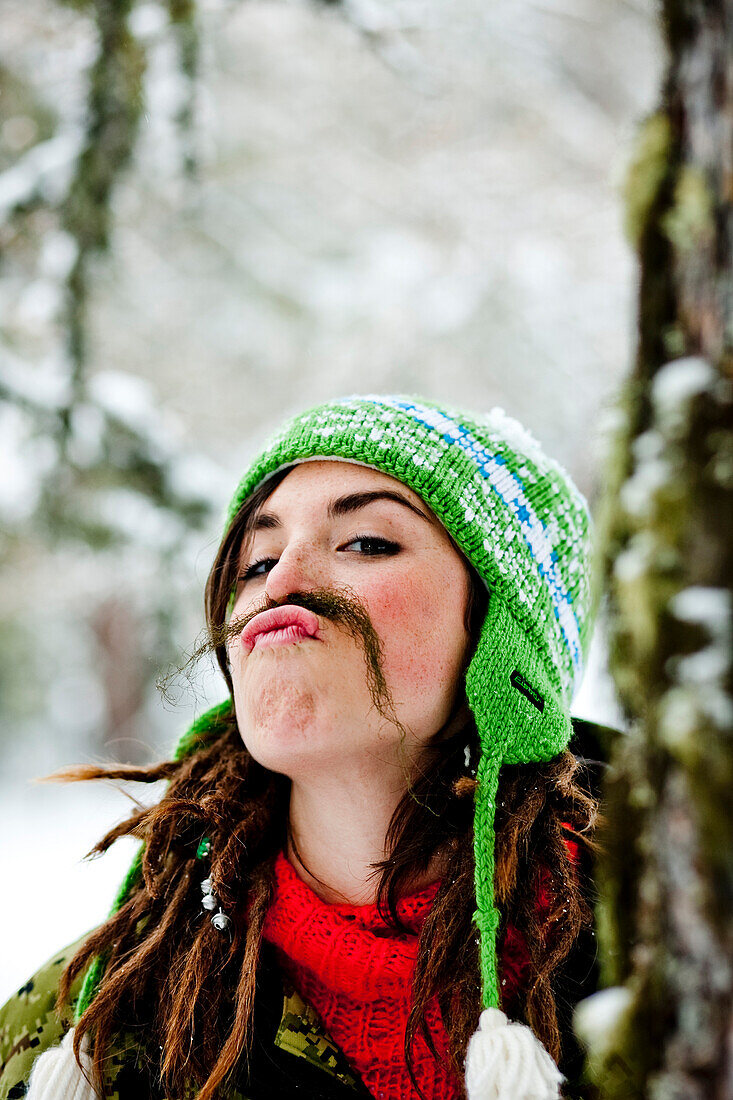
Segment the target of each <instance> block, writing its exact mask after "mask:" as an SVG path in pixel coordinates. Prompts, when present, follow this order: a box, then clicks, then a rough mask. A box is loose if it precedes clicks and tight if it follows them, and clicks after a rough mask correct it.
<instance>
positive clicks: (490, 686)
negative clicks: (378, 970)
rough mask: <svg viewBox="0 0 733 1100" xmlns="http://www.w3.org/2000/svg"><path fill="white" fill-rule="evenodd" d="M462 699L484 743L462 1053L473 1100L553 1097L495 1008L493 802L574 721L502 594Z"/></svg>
mask: <svg viewBox="0 0 733 1100" xmlns="http://www.w3.org/2000/svg"><path fill="white" fill-rule="evenodd" d="M466 698H467V700H468V705H469V707H470V708H471V710H472V712H473V715H474V718H475V721H476V729H477V731H478V737H479V743H480V745H481V756H480V759H479V764H478V770H477V775H476V783H477V786H476V795H475V809H474V861H475V883H476V912H475V914H474V921H475V923H476V926H477V928H478V930H479V936H480V942H479V953H480V961H481V988H482V1002H483V1005H484V1011H483V1012H482V1013H481V1017H480V1020H479V1027H478V1030H477V1031H476V1032H475V1033H474V1035H473V1036H472V1037H471V1040H470V1042H469V1044H468V1049H467V1053H466V1090H467V1096H468V1100H556V1098H557V1097H559V1096H560V1091H559V1089H560V1083H561V1082H562V1080H563V1076H562V1074H561V1073H560V1071H559V1069H558V1068H557V1066H556V1065H555V1063H554V1061H553V1060H552V1058H551V1057H550V1055H549V1054H548V1052H547V1051H546V1050H545V1048H544V1046H543V1045H542V1043H541V1042H540V1041H539V1039H538V1038H537V1036H536V1035H535V1034H534V1032H533V1031H532V1030H531V1028H529V1027H527V1026H526V1025H525V1024H520V1023H510V1022H509V1020H508V1019H507V1017H506V1016H505V1015H504V1013H503V1012H501V1010H500V1009H499V984H498V964H497V953H496V937H497V932H498V928H499V922H500V919H501V918H500V913H499V911H498V909H497V908H496V906H495V904H494V868H495V858H494V850H495V839H496V838H495V829H494V821H495V815H496V796H497V791H498V787H499V772H500V769H501V766H502V764H506V763H508V764H520V763H530V762H531V761H533V760H537V761H541V760H549V759H551V758H552V757H553V756H555V755H556V754H557V753H558V752H561V751H562V750H563V749H564V748H565V747H566V746H567V744H568V741H569V740H570V735H571V732H572V731H571V726H570V717H569V715H568V714H567V711H566V708H565V707H564V706H563V704H562V701H561V699H560V697H559V693H558V691H557V689H556V688H554V686H553V685H552V683H551V682H550V678H549V676H548V675H547V672H546V671H545V667H544V662H543V661H542V658H541V656H540V654H539V653H538V652H537V650H536V648H535V646H534V645H533V643H532V641H531V639H530V638H529V637H528V635H527V634H526V633H525V631H524V630H523V629H522V628H521V627H520V626H519V624H518V623H517V621H516V620H515V618H514V617H513V616H512V615H511V613H510V611H509V609H508V607H507V604H506V603H505V601H504V600H503V599H502V598H501V595H500V594H499V593H492V595H491V597H490V600H489V608H488V612H487V615H486V619H485V620H484V623H483V626H482V629H481V636H480V638H479V642H478V645H477V647H476V652H475V654H474V656H473V658H472V660H471V663H470V664H469V666H468V669H467V671H466Z"/></svg>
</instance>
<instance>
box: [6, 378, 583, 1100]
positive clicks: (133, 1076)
mask: <svg viewBox="0 0 733 1100" xmlns="http://www.w3.org/2000/svg"><path fill="white" fill-rule="evenodd" d="M588 562H589V543H588V515H587V509H586V506H585V503H584V501H583V499H582V497H581V496H580V494H579V493H578V492H577V490H576V489H575V487H574V486H573V485H572V483H571V481H570V479H569V478H568V477H567V475H566V474H565V473H564V472H563V471H562V470H561V469H560V468H559V467H558V466H557V464H555V463H554V462H552V461H551V460H549V459H547V458H546V457H545V456H544V455H543V453H542V452H541V450H540V448H539V446H538V445H537V444H536V442H535V441H534V440H533V439H532V438H531V437H530V436H529V435H528V434H527V433H526V432H525V431H524V430H523V429H522V428H520V426H519V425H518V424H517V423H516V422H515V421H513V420H510V419H509V418H508V417H506V416H505V415H504V414H503V412H501V410H493V411H492V412H490V413H488V414H487V415H485V416H470V415H465V414H463V413H460V412H457V411H455V410H452V409H445V408H439V407H438V406H437V405H435V404H433V403H431V402H428V401H422V400H420V399H417V398H408V397H400V396H398V397H395V396H374V395H369V396H356V397H352V398H346V399H343V400H340V401H333V402H330V403H328V404H325V405H322V406H319V407H317V408H315V409H311V410H309V411H307V412H305V413H304V414H302V415H300V416H297V417H295V418H294V419H293V420H291V421H290V422H288V423H287V424H286V425H285V426H284V427H283V429H282V430H281V431H280V432H279V433H278V434H277V435H276V436H275V438H274V439H273V440H272V441H271V442H270V443H269V444H268V445H267V446H266V448H265V449H264V451H263V453H262V454H261V455H260V456H259V457H258V458H257V459H256V461H255V462H254V463H253V464H252V466H251V468H250V469H249V470H248V472H247V473H246V474H245V476H244V478H243V479H242V481H241V483H240V485H239V486H238V488H237V491H236V493H235V495H234V497H233V499H232V502H231V505H230V508H229V512H228V516H227V522H226V525H225V531H224V536H223V539H222V542H221V545H220V547H219V550H218V553H217V555H216V559H215V561H214V564H213V566H212V569H211V572H210V575H209V578H208V581H207V586H206V615H207V624H208V641H207V643H206V646H204V647H202V650H204V649H206V648H209V649H211V650H213V651H214V652H215V654H216V658H217V661H218V663H219V666H220V668H221V671H222V674H223V676H224V680H225V682H226V686H227V689H228V694H227V697H226V699H225V700H224V701H223V702H222V703H221V704H219V705H217V706H215V707H213V708H211V709H210V710H209V711H207V712H206V713H205V714H204V715H203V716H202V717H201V718H200V719H199V720H198V721H197V722H195V723H194V724H193V726H192V727H191V728H190V729H189V730H188V731H187V733H186V734H185V735H184V737H183V738H182V740H181V742H180V743H179V745H178V748H177V750H176V753H175V756H174V758H173V759H172V760H170V761H167V762H165V763H162V764H158V765H155V766H152V767H149V768H143V769H138V768H132V767H112V768H101V767H94V766H87V767H80V768H77V769H70V770H69V771H67V772H65V773H62V777H63V778H66V779H85V778H96V777H101V776H115V777H122V778H127V779H132V780H137V781H142V782H152V781H156V780H160V779H165V780H167V781H168V785H167V790H166V793H165V794H164V796H163V797H162V798H161V799H160V801H159V802H158V803H157V804H155V805H154V806H152V807H151V808H149V809H144V810H140V811H139V812H136V813H135V814H134V815H133V816H132V817H131V818H130V819H129V820H127V821H125V822H123V823H122V824H121V825H119V826H117V827H116V828H115V829H113V830H112V831H111V832H110V833H108V834H107V836H105V837H104V838H103V839H102V840H101V841H100V843H99V845H98V846H97V849H98V850H99V851H104V850H105V849H106V848H107V847H109V845H110V844H111V843H112V842H113V841H114V840H115V839H117V838H118V837H120V836H123V835H134V836H136V837H139V838H140V839H141V841H142V844H141V850H140V854H139V857H138V858H137V859H136V860H135V862H134V863H133V866H132V867H131V869H130V872H129V874H128V876H127V878H126V880H125V882H124V883H123V884H122V887H121V889H120V891H119V894H118V897H117V898H116V900H115V904H114V906H113V910H112V913H111V915H110V917H109V919H108V920H107V921H106V923H104V924H103V925H102V926H100V927H99V928H97V929H95V930H93V931H92V932H91V933H89V934H88V935H86V936H84V937H83V938H82V939H81V940H80V941H79V942H78V943H76V944H73V945H71V947H70V948H67V949H65V950H64V951H62V952H60V953H59V955H58V956H56V957H55V958H54V959H53V960H51V961H50V963H49V964H47V966H46V967H45V968H44V969H43V970H42V971H40V972H39V973H38V974H37V975H35V976H34V978H33V979H31V981H30V982H29V983H28V985H27V986H25V987H24V988H23V989H22V990H21V991H20V992H19V994H18V995H17V997H15V998H13V999H12V1000H11V1001H10V1002H9V1003H8V1004H7V1005H6V1006H5V1008H4V1009H3V1010H2V1015H1V1016H0V1025H2V1026H1V1027H0V1039H2V1041H3V1045H2V1048H0V1056H2V1062H3V1068H2V1071H0V1100H6V1098H8V1100H10V1098H12V1097H16V1096H17V1097H20V1096H26V1097H28V1098H29V1100H66V1098H67V1097H68V1098H72V1097H73V1098H74V1100H83V1098H87V1097H93V1096H95V1095H104V1096H108V1097H113V1098H115V1100H141V1098H142V1100H145V1098H147V1097H151V1098H153V1097H154V1098H156V1100H159V1098H170V1100H173V1098H181V1097H198V1098H199V1100H213V1098H214V1097H220V1098H222V1100H259V1098H262V1097H267V1098H268V1100H278V1098H283V1100H285V1098H286V1097H288V1098H289V1097H291V1096H293V1095H296V1096H303V1097H308V1098H319V1097H323V1098H326V1097H343V1098H348V1097H352V1098H353V1097H354V1096H362V1097H369V1096H372V1097H377V1098H382V1097H383V1098H385V1100H402V1098H405V1100H406V1098H413V1097H422V1098H423V1100H452V1098H454V1097H459V1096H463V1095H466V1092H467V1093H468V1096H469V1097H470V1098H471V1100H490V1098H491V1100H545V1098H548V1100H549V1098H550V1097H558V1096H560V1095H572V1096H579V1095H584V1093H582V1089H581V1091H580V1092H578V1091H577V1089H578V1088H580V1086H579V1085H578V1083H577V1081H575V1080H574V1079H575V1078H578V1070H579V1066H578V1061H579V1058H578V1051H577V1048H576V1047H575V1046H574V1044H573V1040H572V1034H571V1027H570V1014H571V1010H572V1006H573V1004H574V1003H575V1001H577V1000H578V999H579V998H580V997H581V996H583V995H585V994H586V993H589V992H591V991H592V983H593V975H592V957H589V956H588V953H587V952H588V941H589V939H590V937H591V936H592V932H591V930H590V925H591V919H592V914H591V908H590V906H589V898H588V887H587V885H585V883H586V882H587V879H588V869H589V866H590V864H589V853H590V852H592V850H593V842H592V840H591V834H592V831H593V827H594V824H595V821H596V817H597V799H596V798H595V797H594V794H593V791H592V789H591V787H590V786H589V782H588V779H587V777H584V776H583V774H582V771H581V763H580V761H579V760H578V758H577V756H576V754H575V753H573V752H572V751H570V750H569V749H568V743H569V740H570V737H571V733H572V727H571V723H570V718H569V710H568V707H569V699H570V696H571V693H572V689H573V686H574V685H575V684H577V681H578V678H579V676H580V670H581V665H582V659H583V653H584V650H585V648H586V645H587V641H588V635H589V629H590V614H589V575H588ZM500 1009H501V1010H503V1011H500ZM509 1018H511V1020H512V1021H515V1022H512V1023H509V1022H508V1020H509ZM477 1028H478V1030H477ZM62 1039H63V1041H62ZM469 1041H470V1048H469ZM467 1050H468V1057H467ZM558 1062H559V1069H558V1068H557V1064H556V1063H558ZM563 1074H564V1076H565V1078H566V1080H565V1084H564V1086H563V1084H562V1079H563ZM563 1088H564V1090H565V1091H564V1092H563V1093H561V1089H563Z"/></svg>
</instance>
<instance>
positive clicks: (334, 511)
mask: <svg viewBox="0 0 733 1100" xmlns="http://www.w3.org/2000/svg"><path fill="white" fill-rule="evenodd" d="M375 500H393V501H395V503H397V504H403V505H404V506H405V508H409V509H410V511H411V512H414V513H415V515H417V516H420V517H421V519H424V520H425V521H426V522H427V523H430V524H431V525H432V520H431V519H430V517H429V516H427V515H426V514H425V513H424V512H423V511H421V509H420V508H418V507H417V505H415V504H413V503H412V501H411V500H408V499H407V497H405V496H403V495H402V493H398V492H396V491H394V490H393V489H365V490H362V492H360V493H347V494H346V496H343V497H336V499H335V500H331V501H329V503H328V507H327V509H326V514H327V516H328V518H329V519H337V518H338V517H339V516H347V515H349V514H350V513H351V512H357V511H358V510H359V509H360V508H364V507H366V505H367V504H371V503H372V501H375ZM278 527H282V522H281V521H280V518H279V517H278V516H277V515H276V514H275V513H274V512H259V513H258V515H257V517H256V518H255V520H254V523H253V524H252V530H253V531H262V530H270V531H271V530H274V529H275V528H278Z"/></svg>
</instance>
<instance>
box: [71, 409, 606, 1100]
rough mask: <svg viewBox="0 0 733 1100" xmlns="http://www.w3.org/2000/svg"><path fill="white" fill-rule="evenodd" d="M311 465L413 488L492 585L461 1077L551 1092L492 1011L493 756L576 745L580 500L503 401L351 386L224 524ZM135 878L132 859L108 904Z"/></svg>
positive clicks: (87, 992)
mask: <svg viewBox="0 0 733 1100" xmlns="http://www.w3.org/2000/svg"><path fill="white" fill-rule="evenodd" d="M312 459H333V460H338V461H345V462H354V463H357V464H360V465H364V466H368V467H371V468H373V469H375V470H380V471H382V472H383V473H385V474H389V475H390V476H392V477H394V478H396V479H398V480H399V481H401V482H403V483H404V484H405V485H407V486H409V488H410V489H412V490H413V491H414V492H415V493H417V494H418V496H420V497H421V498H422V499H423V500H424V501H425V503H426V504H427V505H428V506H429V507H430V508H431V509H432V511H433V512H434V513H435V515H436V516H437V518H438V519H439V520H440V521H441V522H442V524H443V525H444V527H445V528H446V530H447V531H448V532H449V533H450V535H451V536H452V537H453V539H454V540H455V542H456V543H457V545H458V546H459V548H460V549H461V551H462V552H463V554H464V555H465V557H466V558H467V559H468V561H469V562H470V563H471V564H472V565H473V566H474V567H475V569H476V570H477V572H478V574H479V575H480V577H481V578H482V580H483V581H484V583H485V585H486V587H487V589H488V591H489V601H488V609H487V613H486V617H485V619H484V622H483V625H482V628H481V632H480V637H479V641H478V644H477V647H476V649H475V652H474V655H473V658H472V660H471V662H470V664H469V666H468V669H467V670H466V674H465V689H466V697H467V701H468V705H469V707H470V708H471V711H472V712H473V715H474V719H475V722H476V727H477V731H478V737H479V742H480V746H481V752H480V759H479V764H478V769H477V775H476V778H477V784H478V785H477V791H476V801H475V819H474V821H475V827H474V853H475V867H476V872H475V874H476V879H475V881H476V912H475V916H474V919H475V923H476V925H477V928H478V931H479V933H480V959H481V981H482V997H483V1004H484V1006H485V1009H486V1010H488V1011H485V1012H484V1013H483V1014H482V1018H481V1025H480V1030H479V1032H477V1033H476V1035H475V1036H474V1037H473V1038H472V1040H471V1043H470V1045H469V1055H468V1061H467V1084H468V1087H469V1095H470V1096H471V1097H477V1098H478V1097H481V1098H483V1097H486V1098H489V1097H492V1098H493V1097H496V1098H501V1100H503V1097H504V1095H506V1096H507V1097H510V1098H511V1100H521V1098H523V1097H525V1096H526V1097H530V1096H531V1097H532V1100H537V1098H539V1100H544V1098H545V1097H552V1096H557V1095H558V1091H557V1090H558V1083H559V1081H560V1080H561V1077H560V1075H559V1072H558V1071H557V1068H556V1067H555V1065H554V1063H553V1062H552V1059H551V1058H550V1057H549V1055H548V1054H547V1052H546V1051H544V1048H542V1047H541V1045H540V1044H539V1043H538V1042H537V1041H536V1040H534V1038H533V1037H531V1038H532V1040H533V1041H534V1043H535V1047H536V1048H539V1049H535V1047H533V1048H530V1047H529V1046H527V1044H526V1042H525V1040H526V1036H522V1035H520V1032H521V1033H525V1032H526V1033H528V1034H529V1035H530V1036H531V1033H529V1029H527V1028H524V1027H522V1026H521V1025H514V1024H512V1025H510V1026H509V1027H506V1026H504V1025H506V1023H507V1020H506V1017H504V1016H503V1014H502V1013H500V1012H499V1011H498V1004H499V988H498V977H497V957H496V935H497V929H498V926H499V920H500V915H499V912H498V911H497V909H496V908H495V905H494V816H495V805H496V793H497V788H498V782H499V770H500V768H501V765H502V764H505V763H506V764H525V763H530V762H534V761H537V762H540V761H546V760H549V759H551V758H552V757H553V756H555V755H557V754H558V753H560V752H562V751H563V749H565V748H566V746H567V744H568V742H569V740H570V736H571V733H572V727H571V722H570V702H571V698H572V695H573V692H574V690H575V689H576V687H577V686H578V684H579V681H580V677H581V672H582V667H583V658H584V654H585V652H586V649H587V643H588V640H589V635H590V626H591V609H590V599H591V595H590V593H591V586H590V539H589V527H590V518H589V514H588V508H587V505H586V502H585V500H584V498H583V497H582V495H581V494H580V492H579V491H578V490H577V488H576V487H575V485H574V484H573V482H572V481H571V479H570V478H569V476H568V475H567V473H566V472H565V471H564V470H563V469H562V468H561V467H560V466H559V465H558V463H556V462H554V461H553V460H551V459H549V458H548V457H547V456H546V455H545V454H544V453H543V452H542V450H541V448H540V446H539V444H538V443H537V441H536V440H535V439H534V438H533V437H532V436H531V435H530V434H529V433H528V432H527V431H526V430H525V429H524V428H522V427H521V426H520V425H519V424H518V423H517V421H515V420H513V419H511V418H510V417H508V416H507V415H506V414H505V413H504V411H503V410H502V409H491V410H490V411H489V412H487V413H485V414H478V415H477V414H470V413H466V412H462V411H459V410H457V409H454V408H450V407H448V406H444V405H438V404H436V403H435V402H432V401H427V400H423V399H422V398H419V397H414V396H405V395H379V394H366V395H353V396H350V397H346V398H342V399H339V400H334V401H330V402H327V403H325V404H322V405H318V406H316V407H315V408H312V409H309V410H307V411H306V412H303V413H300V414H298V415H296V416H294V417H293V418H292V419H290V420H288V421H287V422H286V423H285V424H284V425H283V427H282V428H281V429H280V430H279V431H278V432H277V433H276V434H275V435H274V436H273V437H272V438H271V439H270V441H269V442H268V443H267V444H266V445H265V447H264V449H263V450H262V452H261V453H260V454H259V455H258V456H257V457H256V458H255V460H254V461H253V462H252V463H251V465H250V467H249V469H248V470H247V471H246V473H245V474H244V476H243V478H242V479H241V481H240V483H239V485H238V486H237V489H236V491H235V493H234V496H233V497H232V500H231V502H230V504H229V508H228V511H227V515H226V523H225V531H226V530H228V528H229V526H230V524H231V522H232V520H233V518H234V517H235V515H236V513H237V511H238V510H239V508H240V507H241V505H242V504H243V503H244V502H245V501H246V500H247V499H248V498H249V497H250V496H251V495H252V493H253V492H254V491H255V490H256V489H258V488H260V487H261V486H263V485H265V484H266V483H267V481H268V480H269V479H270V478H272V477H273V476H274V475H275V474H277V473H278V472H279V471H281V470H283V469H286V468H288V467H291V466H293V465H295V464H298V463H302V462H305V461H308V460H312ZM229 705H230V700H228V699H227V700H226V701H225V702H224V703H221V704H218V705H217V706H215V707H213V708H211V709H210V710H209V711H207V712H206V713H205V714H204V715H202V716H201V717H200V718H199V719H198V721H197V722H196V723H195V724H194V725H193V726H192V727H191V729H189V730H188V731H187V732H186V734H184V736H183V738H182V739H181V741H180V742H179V745H178V749H177V752H176V755H177V756H178V757H179V758H180V757H182V756H186V755H188V754H189V753H190V752H195V751H196V748H197V747H198V744H199V743H200V738H201V735H202V734H203V733H204V732H205V731H207V730H208V731H210V729H211V726H212V725H215V724H218V723H219V722H221V718H222V715H223V714H224V712H225V711H226V709H227V708H228V707H229ZM139 877H140V870H139V860H138V862H137V865H133V867H132V868H131V869H130V872H129V874H128V876H127V878H126V880H125V882H124V883H123V885H122V888H121V889H120V891H119V893H118V896H117V898H116V900H115V905H114V908H113V912H114V911H116V910H117V909H118V908H119V907H120V906H121V905H122V903H123V902H124V900H125V898H126V897H127V896H128V894H129V891H130V890H131V889H132V888H133V886H134V885H135V883H136V882H138V881H139ZM102 969H103V967H102V963H101V961H100V960H95V964H93V965H92V967H91V968H90V970H89V972H88V974H87V979H86V982H85V985H84V989H83V991H82V994H81V996H80V999H79V1004H78V1006H77V1019H79V1018H80V1016H81V1014H82V1013H83V1011H84V1009H85V1008H86V1007H87V1005H88V1004H89V1003H90V1002H91V1000H92V998H93V996H94V992H95V991H96V988H97V986H98V983H99V980H100V978H101V974H102ZM492 1010H493V1011H492ZM497 1029H498V1030H497ZM497 1035H499V1039H498V1040H497V1038H496V1036H497ZM520 1040H521V1041H520ZM516 1043H519V1047H516ZM523 1043H524V1045H522V1044H523ZM518 1067H519V1068H518ZM502 1074H503V1076H502ZM518 1074H519V1076H518ZM522 1074H524V1078H522ZM522 1080H524V1081H525V1084H524V1085H522ZM502 1082H503V1083H502ZM543 1089H544V1090H545V1091H542V1090H543Z"/></svg>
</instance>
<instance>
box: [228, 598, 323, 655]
mask: <svg viewBox="0 0 733 1100" xmlns="http://www.w3.org/2000/svg"><path fill="white" fill-rule="evenodd" d="M319 632H320V631H319V625H318V616H317V615H314V614H313V612H312V611H307V610H306V608H304V607H296V606H295V605H294V604H286V605H285V606H284V607H273V608H271V610H269V611H261V612H260V613H259V615H255V617H254V618H253V619H250V621H249V622H248V623H247V625H246V626H245V628H244V630H243V631H242V633H241V634H240V638H241V641H242V645H243V647H244V651H245V653H246V654H248V655H249V654H250V653H251V652H252V650H253V649H254V648H255V646H257V648H258V649H261V648H263V647H264V646H268V645H290V644H291V643H292V642H302V641H304V640H305V639H307V638H314V639H317V638H318V636H319Z"/></svg>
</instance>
